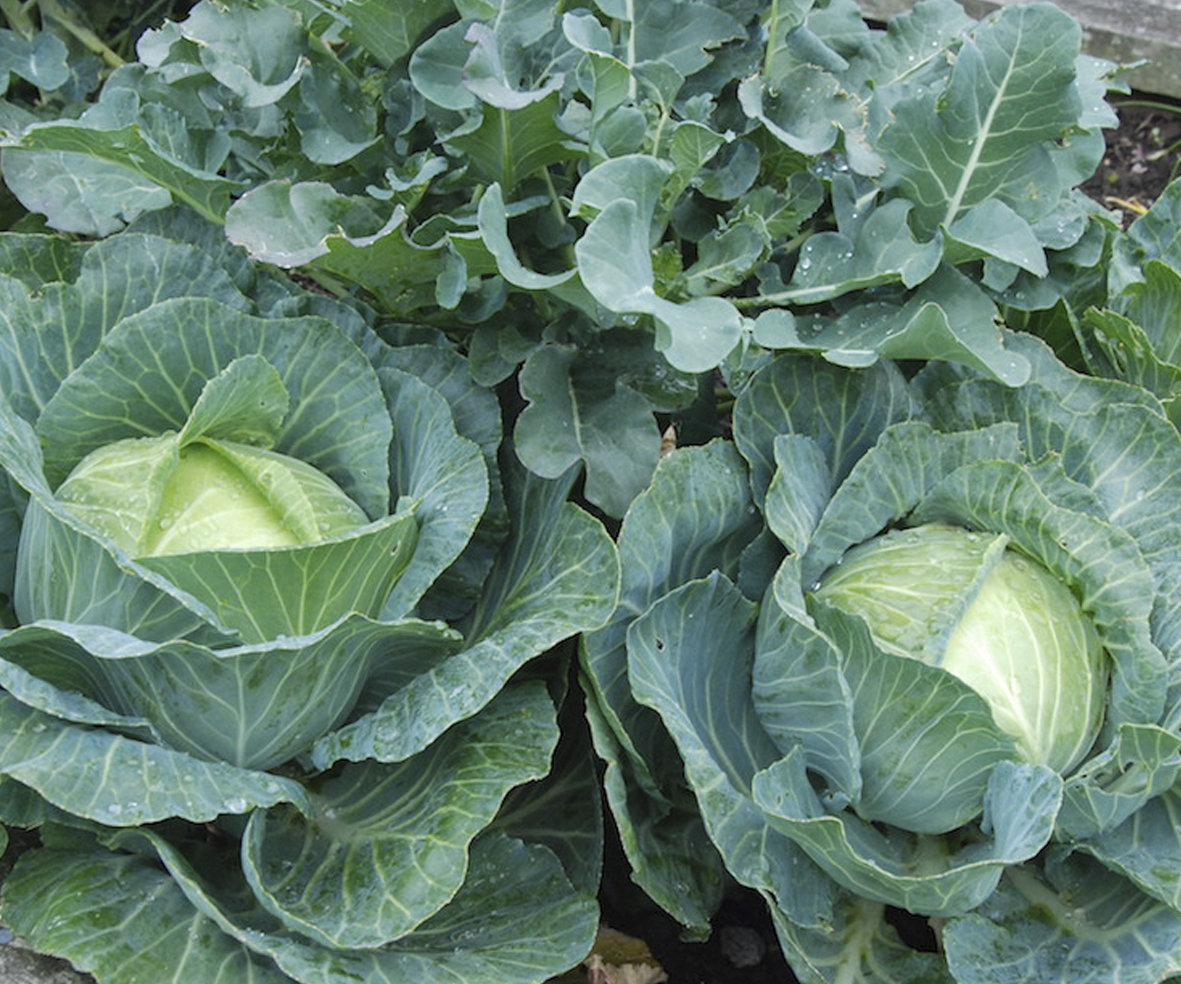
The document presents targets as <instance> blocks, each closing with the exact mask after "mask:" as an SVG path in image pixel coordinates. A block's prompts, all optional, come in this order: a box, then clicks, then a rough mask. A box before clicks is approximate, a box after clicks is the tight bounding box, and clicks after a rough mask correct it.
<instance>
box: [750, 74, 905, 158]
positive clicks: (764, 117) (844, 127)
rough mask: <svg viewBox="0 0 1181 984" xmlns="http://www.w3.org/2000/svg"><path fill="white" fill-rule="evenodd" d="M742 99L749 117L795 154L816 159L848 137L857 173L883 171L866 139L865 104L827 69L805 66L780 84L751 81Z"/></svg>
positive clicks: (779, 79) (777, 81)
mask: <svg viewBox="0 0 1181 984" xmlns="http://www.w3.org/2000/svg"><path fill="white" fill-rule="evenodd" d="M738 98H739V101H740V103H741V104H742V109H743V111H744V112H745V113H746V115H747V116H749V117H750V118H751V119H754V120H758V121H759V122H760V123H762V124H763V126H765V127H766V128H767V129H768V131H770V132H771V133H772V134H774V136H775V137H776V139H778V140H781V141H783V143H785V144H786V145H787V146H788V147H790V148H792V150H796V151H799V152H800V153H802V154H806V155H808V156H809V157H814V156H817V155H820V154H823V153H825V152H827V151H829V150H831V149H832V148H833V146H834V145H835V144H836V142H837V139H838V138H839V137H841V136H843V137H844V141H845V151H846V153H847V154H848V158H849V164H850V166H851V167H852V168H853V170H855V171H857V172H858V173H859V174H866V175H876V174H879V173H880V172H881V171H882V168H883V163H882V159H881V156H880V155H879V153H878V152H877V150H876V149H875V148H874V147H872V146H871V145H870V144H869V143H868V142H867V141H866V140H865V137H864V134H863V131H864V129H865V126H866V122H867V120H866V116H867V107H866V104H865V103H864V102H863V101H862V100H861V99H860V98H859V97H858V95H857V94H856V93H852V92H850V91H849V90H848V89H847V88H846V87H845V86H843V85H842V83H841V80H840V79H839V78H838V77H837V76H836V75H833V74H832V73H831V72H829V71H826V70H825V69H824V68H822V67H820V66H818V65H812V64H806V63H800V64H796V65H793V66H792V67H791V69H790V70H789V71H787V72H786V73H783V74H782V75H780V76H779V77H777V78H775V79H767V78H765V77H763V76H760V75H753V76H750V77H749V78H746V79H743V80H742V82H741V83H740V84H739V86H738Z"/></svg>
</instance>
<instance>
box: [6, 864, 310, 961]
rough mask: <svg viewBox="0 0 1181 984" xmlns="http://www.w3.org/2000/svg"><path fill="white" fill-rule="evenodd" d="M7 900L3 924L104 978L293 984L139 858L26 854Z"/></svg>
mask: <svg viewBox="0 0 1181 984" xmlns="http://www.w3.org/2000/svg"><path fill="white" fill-rule="evenodd" d="M4 901H5V905H4V918H5V921H6V922H8V923H9V924H11V925H13V926H15V927H17V931H18V932H19V933H20V934H21V935H22V937H24V938H25V939H26V940H28V941H29V942H30V944H31V945H32V946H34V947H36V948H37V949H38V950H39V951H41V952H42V953H52V954H54V955H56V956H59V957H62V958H64V959H67V960H69V961H70V962H71V963H73V964H74V966H75V967H77V968H79V969H80V970H83V971H89V972H91V973H94V974H97V975H98V976H99V977H100V978H107V979H110V975H111V974H116V973H117V974H131V975H142V977H143V978H144V979H151V980H154V981H160V982H165V981H167V982H176V984H179V982H181V981H186V980H189V981H191V980H195V979H196V980H201V981H203V982H208V984H290V981H291V978H290V977H288V976H287V975H286V974H284V973H282V972H281V971H280V970H279V969H278V968H277V967H276V966H275V965H274V963H273V962H272V961H270V960H269V959H267V958H266V957H265V956H261V955H259V954H257V953H255V952H253V951H252V950H251V949H250V948H249V947H248V946H246V945H243V944H242V943H240V942H238V941H237V940H234V939H232V938H231V937H229V936H227V935H225V934H224V933H222V932H221V931H220V930H219V929H218V927H217V925H216V924H215V923H214V921H213V920H212V919H210V918H209V917H208V916H207V915H205V914H204V913H202V912H201V911H200V910H198V909H195V908H193V906H192V905H190V904H189V901H188V899H186V898H185V897H184V895H183V894H182V893H181V892H180V890H179V889H178V888H177V887H176V885H175V884H174V883H173V881H172V879H171V877H170V876H169V875H168V873H167V872H165V871H163V870H161V869H160V867H159V866H158V865H156V864H153V863H152V862H151V861H150V860H149V859H147V858H144V857H141V856H139V855H136V854H114V853H112V852H110V851H106V850H102V849H94V850H90V851H84V850H61V849H58V850H49V849H44V850H38V851H30V852H28V853H26V854H25V855H24V856H23V857H22V858H21V863H20V867H19V868H18V869H16V870H14V871H13V873H12V874H11V875H10V876H9V877H8V879H7V880H6V882H5V900H4Z"/></svg>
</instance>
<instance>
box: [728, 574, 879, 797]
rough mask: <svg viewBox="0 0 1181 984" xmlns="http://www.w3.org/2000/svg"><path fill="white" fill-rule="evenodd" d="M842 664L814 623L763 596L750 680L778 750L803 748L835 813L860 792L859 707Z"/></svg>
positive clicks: (762, 716) (758, 705) (833, 646)
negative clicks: (804, 620)
mask: <svg viewBox="0 0 1181 984" xmlns="http://www.w3.org/2000/svg"><path fill="white" fill-rule="evenodd" d="M842 662H843V657H842V653H841V651H840V649H839V648H838V646H837V645H836V644H834V642H833V641H832V640H830V639H829V638H828V637H826V636H825V635H824V634H823V633H822V632H821V631H820V630H819V629H818V628H816V626H815V625H813V624H811V620H809V621H808V622H803V621H801V620H799V619H798V618H795V617H792V615H791V614H790V613H789V612H787V611H785V610H784V609H783V608H782V607H780V606H779V605H778V604H777V603H776V600H775V598H774V596H773V594H772V593H770V592H769V593H768V595H767V596H766V597H764V598H763V602H762V609H761V610H760V612H759V623H758V633H757V635H756V636H755V661H754V670H753V674H752V680H751V696H752V698H753V700H754V706H755V709H756V710H757V712H758V715H759V720H760V721H761V722H762V725H763V727H764V728H765V729H766V731H767V734H768V735H770V736H771V739H772V740H773V741H774V742H775V744H776V746H777V747H778V748H779V750H780V752H782V753H783V754H784V755H787V754H789V753H791V751H792V750H793V749H794V748H795V747H796V746H797V745H798V746H800V747H801V748H802V749H803V753H804V755H805V757H806V760H807V766H808V768H809V769H810V770H812V771H813V772H815V773H816V774H817V775H818V776H821V777H823V779H824V781H825V783H826V784H827V789H826V790H824V792H823V793H822V794H821V796H822V798H823V800H824V802H825V803H826V805H827V806H828V807H829V808H830V809H835V810H839V809H842V808H843V807H844V806H846V805H847V804H849V803H853V802H857V801H859V800H860V798H861V794H862V780H861V758H862V756H861V750H860V748H859V747H858V739H857V735H856V733H855V731H854V717H855V710H856V707H855V705H854V702H853V693H852V691H851V688H850V684H849V681H848V680H847V679H846V677H845V674H844V672H843V669H842ZM872 754H873V752H870V753H868V754H867V757H871V756H872Z"/></svg>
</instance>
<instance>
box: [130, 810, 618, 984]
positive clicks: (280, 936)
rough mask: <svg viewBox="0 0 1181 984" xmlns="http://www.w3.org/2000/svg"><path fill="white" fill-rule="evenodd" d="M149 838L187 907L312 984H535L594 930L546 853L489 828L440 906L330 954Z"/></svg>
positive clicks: (591, 912) (243, 893)
mask: <svg viewBox="0 0 1181 984" xmlns="http://www.w3.org/2000/svg"><path fill="white" fill-rule="evenodd" d="M151 842H152V846H154V847H155V849H156V850H157V851H158V852H159V853H160V856H161V859H162V860H163V861H164V863H165V864H166V865H167V867H168V870H169V872H170V874H171V875H172V878H173V879H174V880H175V884H176V885H177V886H179V889H180V891H181V892H183V893H184V895H185V897H186V898H187V900H188V902H189V904H190V905H192V906H193V907H194V908H196V909H197V910H198V911H199V912H202V913H204V914H205V915H208V916H210V917H211V918H212V919H213V920H214V922H215V923H216V924H217V926H218V927H219V928H220V929H221V931H222V932H223V933H225V934H226V935H227V936H228V937H230V938H232V939H234V940H237V941H239V942H240V943H242V944H243V945H245V946H246V947H247V948H249V949H250V950H251V951H253V952H254V953H257V954H265V955H267V956H269V957H271V958H272V959H273V960H274V961H275V962H276V963H277V964H278V965H279V966H280V968H282V970H283V971H284V972H285V973H287V974H289V975H290V976H291V977H292V978H294V979H296V980H299V981H304V982H314V984H332V982H336V981H341V980H358V979H359V980H364V981H372V982H376V984H399V982H403V981H408V980H415V981H422V982H424V984H486V982H488V981H522V982H526V981H527V982H531V984H540V982H541V981H544V980H546V979H547V978H549V977H551V976H553V975H555V974H557V973H560V972H561V971H562V970H563V969H565V968H568V967H570V966H572V965H573V964H574V963H576V962H577V961H578V960H579V959H580V958H581V957H582V956H584V955H585V954H586V953H587V951H588V950H589V949H590V946H591V944H592V943H593V941H594V935H595V930H596V927H597V924H598V906H597V905H596V904H595V901H594V899H593V898H592V897H590V896H588V895H586V894H584V893H582V892H579V891H577V890H576V889H575V888H573V887H572V885H571V883H570V880H569V879H568V878H567V876H566V874H565V872H564V870H563V868H562V866H561V864H560V862H559V860H558V858H557V857H555V855H554V854H553V852H552V851H550V850H549V849H548V848H546V847H544V846H542V845H540V844H531V843H527V842H523V841H520V840H518V839H515V838H512V837H508V836H506V835H505V834H504V833H503V832H501V831H499V830H496V829H493V830H491V831H489V832H488V833H486V834H485V835H484V836H482V837H480V838H478V839H477V840H476V842H475V843H474V844H473V845H472V851H471V861H470V866H469V869H468V876H467V879H466V881H465V882H464V886H463V888H462V889H461V890H460V892H459V893H458V894H457V895H456V897H455V898H454V899H453V900H452V901H451V902H450V903H449V904H448V905H447V906H445V907H444V908H442V909H441V910H440V911H439V912H437V913H436V914H435V915H434V916H433V917H432V918H430V919H429V920H427V921H426V922H425V923H423V924H422V925H421V926H420V927H419V928H418V929H417V930H416V931H415V932H414V933H411V934H409V935H407V936H404V937H403V938H402V939H400V940H398V941H397V942H395V943H392V944H390V945H388V946H385V947H378V948H371V949H343V948H342V949H337V948H330V947H325V946H320V945H318V944H316V943H314V942H313V941H311V940H309V939H308V938H307V937H304V936H301V935H298V934H295V933H290V932H284V931H283V929H282V927H281V926H280V925H279V924H278V923H277V922H276V920H274V918H273V917H272V916H270V915H269V914H268V913H266V912H265V911H263V910H261V909H260V908H258V907H257V904H256V903H255V902H254V901H253V898H252V896H250V894H249V892H248V891H247V889H246V886H245V885H243V884H241V883H240V882H239V883H235V882H233V881H230V880H229V879H227V878H226V876H225V872H224V870H217V869H210V868H209V867H208V865H205V866H202V869H201V870H196V869H195V868H194V865H193V864H191V863H190V862H189V861H187V860H186V858H185V857H184V856H183V855H182V854H180V853H179V852H178V851H177V850H176V849H175V848H173V847H172V846H171V845H170V844H168V843H167V842H165V841H163V840H161V839H160V838H159V837H155V836H153V837H152V838H151ZM217 860H220V861H221V863H222V864H223V865H224V864H225V860H224V859H217ZM518 875H519V877H517V876H518Z"/></svg>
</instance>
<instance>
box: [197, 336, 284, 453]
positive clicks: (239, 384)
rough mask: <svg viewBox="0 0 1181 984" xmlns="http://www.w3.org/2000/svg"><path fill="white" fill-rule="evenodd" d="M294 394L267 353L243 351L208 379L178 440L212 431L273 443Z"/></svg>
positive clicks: (209, 434)
mask: <svg viewBox="0 0 1181 984" xmlns="http://www.w3.org/2000/svg"><path fill="white" fill-rule="evenodd" d="M290 399H291V398H290V396H289V394H288V393H287V387H286V386H284V385H283V379H282V377H281V376H280V375H279V371H278V370H277V369H276V368H275V367H274V366H272V365H271V364H270V363H269V362H267V360H266V359H264V358H263V357H262V356H261V355H243V356H241V357H239V358H237V359H235V360H234V361H233V362H231V363H230V364H229V365H228V366H226V367H225V368H224V369H223V370H222V371H221V372H219V373H218V374H217V375H216V376H214V377H213V378H212V379H210V380H209V382H208V383H206V384H205V387H204V389H202V390H201V395H200V396H199V397H197V402H196V403H194V404H193V409H192V411H191V412H190V413H189V419H188V420H186V421H185V425H184V427H183V428H182V429H181V431H180V434H179V437H178V443H179V444H186V443H188V442H190V441H195V440H197V439H198V438H201V437H211V438H215V439H219V440H224V441H236V442H239V443H241V444H249V445H253V446H256V447H263V448H269V447H270V446H271V445H272V444H274V443H275V440H276V439H277V438H278V436H279V432H280V429H281V425H282V423H283V418H284V417H286V416H287V411H288V410H289V409H290Z"/></svg>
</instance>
